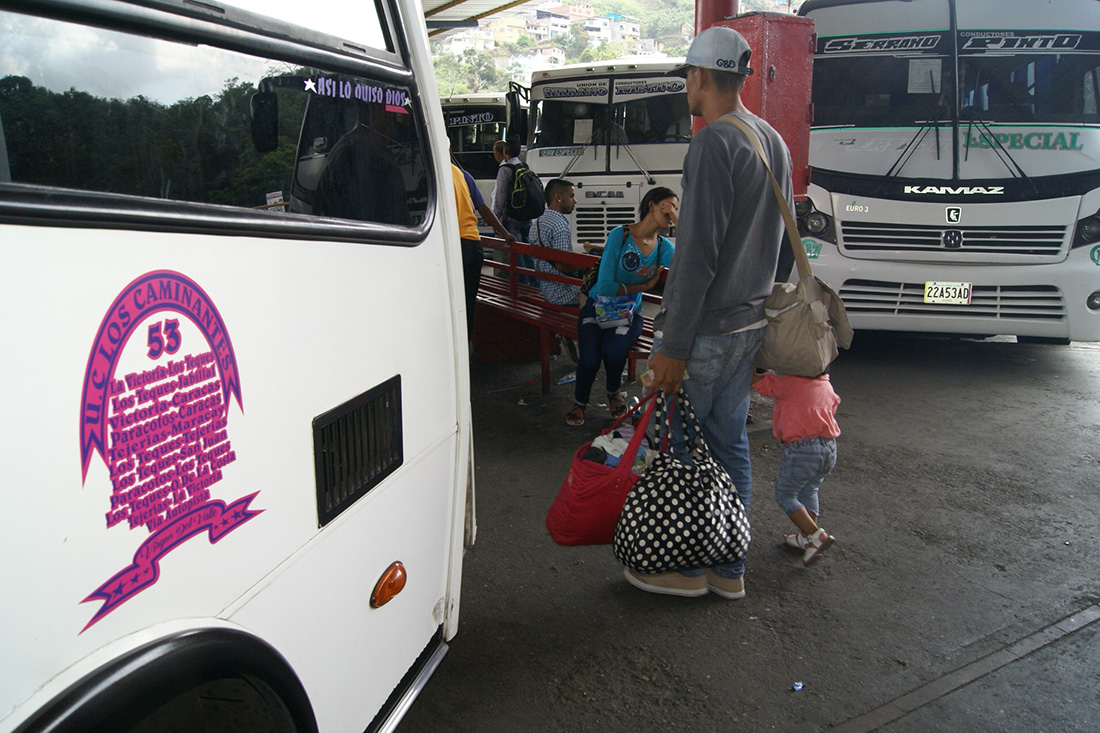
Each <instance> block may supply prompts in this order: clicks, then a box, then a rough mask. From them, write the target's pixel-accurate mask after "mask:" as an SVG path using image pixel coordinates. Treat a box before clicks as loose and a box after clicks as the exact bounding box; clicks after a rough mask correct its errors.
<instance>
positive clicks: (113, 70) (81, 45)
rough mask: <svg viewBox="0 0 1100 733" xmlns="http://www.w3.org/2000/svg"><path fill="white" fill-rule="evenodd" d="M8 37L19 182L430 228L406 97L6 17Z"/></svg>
mask: <svg viewBox="0 0 1100 733" xmlns="http://www.w3.org/2000/svg"><path fill="white" fill-rule="evenodd" d="M0 26H5V27H6V30H5V33H6V37H5V42H6V43H8V42H9V41H10V43H8V45H9V49H8V52H7V53H6V54H5V56H4V57H3V59H0V119H2V120H3V121H4V125H5V130H6V133H7V135H6V142H7V155H8V158H9V165H10V169H11V173H10V175H11V181H12V183H16V184H33V185H45V186H55V187H60V188H67V189H77V190H81V191H88V192H96V193H110V194H123V195H128V196H141V197H149V198H156V199H164V200H171V201H183V202H191V203H201V204H217V205H222V206H232V207H241V208H249V209H266V210H268V211H269V212H271V214H272V215H273V216H278V215H280V214H282V213H283V212H284V211H289V212H291V213H299V214H317V215H322V216H330V217H339V218H345V219H353V220H358V221H369V222H377V223H383V224H396V225H404V226H411V225H415V224H418V223H419V222H421V221H423V219H424V217H425V215H426V209H427V205H428V201H427V198H428V197H427V186H428V183H427V180H428V178H427V162H426V159H425V155H424V151H423V145H422V141H421V135H420V133H418V131H417V130H418V125H417V124H416V122H415V121H414V119H413V117H414V114H415V111H414V110H413V109H412V107H411V105H409V103H408V102H409V99H410V96H411V95H410V91H409V89H408V88H406V87H403V86H400V85H395V84H392V83H388V82H382V81H379V80H376V79H371V78H367V77H362V76H358V77H357V76H349V75H346V74H336V73H330V72H327V71H326V70H324V69H318V68H307V67H297V68H294V70H293V74H292V75H283V76H278V77H272V76H271V75H272V72H275V71H276V70H282V69H286V68H287V67H288V64H286V63H285V62H282V61H280V60H277V59H269V58H258V57H255V56H250V55H247V54H243V53H239V52H235V51H230V50H225V49H220V48H214V47H211V46H205V45H187V44H180V43H173V42H170V41H164V40H158V39H153V38H145V37H140V36H134V35H129V34H125V33H119V32H115V31H111V30H105V29H97V28H91V27H87V26H78V25H76V24H70V23H65V22H61V21H55V20H47V19H43V18H29V17H27V16H23V15H19V14H14V13H6V12H4V13H0ZM58 38H64V39H65V44H66V53H64V54H58V53H56V50H55V45H54V40H55V39H58ZM28 70H33V71H28ZM272 79H274V80H275V81H276V82H279V83H272ZM265 81H266V82H267V83H268V84H267V85H268V86H271V87H273V88H274V89H275V94H276V96H277V98H278V101H277V110H278V111H277V115H278V120H277V130H278V137H277V139H276V146H275V147H274V149H272V150H270V151H265V152H261V151H259V150H257V149H256V146H255V145H254V144H253V139H252V135H251V122H250V119H249V115H250V102H251V99H252V97H253V96H254V95H255V94H256V93H257V91H258V90H259V86H260V84H261V83H262V82H265ZM273 114H274V112H273ZM318 187H320V188H318ZM336 190H341V191H343V193H342V194H340V195H337V194H336V193H335V191H336ZM326 192H327V195H326V196H325V199H326V200H325V202H324V204H323V205H318V202H317V201H316V199H317V197H318V196H320V195H321V194H325V193H326Z"/></svg>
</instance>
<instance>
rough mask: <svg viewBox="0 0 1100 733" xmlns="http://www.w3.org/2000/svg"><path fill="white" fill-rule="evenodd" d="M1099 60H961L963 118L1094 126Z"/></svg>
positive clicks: (1033, 57)
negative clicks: (1097, 64) (973, 116)
mask: <svg viewBox="0 0 1100 733" xmlns="http://www.w3.org/2000/svg"><path fill="white" fill-rule="evenodd" d="M1094 59H1095V57H1094V56H1092V55H1089V54H1083V53H1077V54H1071V53H1065V54H1049V55H1047V54H1043V55H1038V54H1028V55H1024V54H1020V55H1012V56H992V55H990V56H975V57H970V58H964V59H962V60H961V70H962V71H961V73H962V81H963V88H962V90H961V91H962V95H961V97H962V100H963V111H962V117H963V119H964V120H965V119H968V118H969V116H970V113H971V111H973V113H974V114H975V115H976V116H977V117H979V118H981V119H985V120H990V121H996V122H1062V123H1083V124H1096V123H1097V122H1100V117H1098V116H1097V109H1096V89H1097V87H1096V71H1097V66H1096V62H1095V60H1094Z"/></svg>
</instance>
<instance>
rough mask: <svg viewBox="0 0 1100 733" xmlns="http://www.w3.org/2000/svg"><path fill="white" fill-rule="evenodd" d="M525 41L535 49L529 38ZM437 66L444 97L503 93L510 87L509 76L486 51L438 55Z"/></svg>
mask: <svg viewBox="0 0 1100 733" xmlns="http://www.w3.org/2000/svg"><path fill="white" fill-rule="evenodd" d="M521 38H528V41H529V42H530V43H531V45H532V47H533V46H534V41H533V40H531V39H530V38H529V37H526V36H523V37H521ZM433 65H434V66H435V80H436V87H437V89H438V91H439V96H441V97H449V96H451V95H454V94H469V93H471V92H492V91H503V90H504V89H505V88H506V87H507V85H508V78H507V75H506V74H503V73H501V71H500V70H499V69H497V66H496V59H495V58H494V57H493V56H491V55H489V54H487V53H485V52H484V51H475V50H474V49H472V48H468V49H466V50H465V51H464V52H463V53H462V55H461V56H456V55H455V54H453V53H436V54H435V58H434V60H433Z"/></svg>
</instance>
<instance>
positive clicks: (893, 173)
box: [883, 71, 946, 181]
mask: <svg viewBox="0 0 1100 733" xmlns="http://www.w3.org/2000/svg"><path fill="white" fill-rule="evenodd" d="M928 84H929V89H932V90H935V88H936V83H935V77H934V76H933V75H932V72H931V71H929V72H928ZM940 87H941V88H940V96H939V98H938V99H936V100H935V102H934V103H933V106H932V119H931V120H930V121H926V122H925V123H924V124H922V125H921V126H920V129H918V130H917V131H916V133H914V134H913V137H912V138H911V139H910V140H909V143H908V144H907V145H906V146H905V149H904V150H902V151H901V155H899V156H898V159H897V160H895V161H894V164H893V165H892V166H890V170H888V171H886V176H885V177H884V179H883V180H884V181H889V180H890V179H892V178H897V177H898V176H899V175H901V169H902V168H904V167H905V164H906V163H908V162H909V161H910V159H912V157H913V155H914V154H915V153H916V152H917V148H919V147H920V144H921V143H922V142H923V141H924V138H925V137H927V136H928V131H929V130H931V129H933V128H934V129H935V130H936V160H939V159H940V156H941V150H940V124H941V122H942V119H941V111H942V110H943V108H944V98H945V96H946V92H945V91H944V89H943V88H942V87H943V85H942V84H941V85H940Z"/></svg>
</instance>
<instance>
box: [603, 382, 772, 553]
mask: <svg viewBox="0 0 1100 733" xmlns="http://www.w3.org/2000/svg"><path fill="white" fill-rule="evenodd" d="M670 402H671V403H672V404H671V408H670V406H669V404H668V403H670ZM676 413H678V414H679V418H680V426H681V429H682V430H683V435H684V437H685V441H686V445H687V448H688V449H689V450H690V452H691V461H690V462H688V461H682V460H680V459H678V458H676V457H674V456H673V455H672V451H671V450H669V449H668V433H669V432H670V431H669V427H670V426H671V424H672V423H671V419H672V417H673V415H674V414H676ZM654 417H655V419H654V424H656V425H657V426H659V427H658V429H661V428H664V430H663V432H664V441H663V443H662V446H661V453H660V455H658V456H657V458H656V459H655V460H654V461H653V464H652V465H651V466H650V467H649V468H648V469H646V472H645V475H644V476H643V477H642V479H641V480H640V481H638V482H637V483H636V484H634V488H632V489H631V490H630V493H629V494H627V497H626V502H625V503H624V505H623V513H622V515H620V517H619V521H618V522H617V523H616V525H615V535H614V539H613V541H612V548H613V549H614V551H615V557H616V558H617V559H618V561H619V562H620V563H622V564H623V565H625V566H626V567H628V568H630V569H631V570H635V571H637V572H639V573H664V572H669V571H671V570H685V569H688V568H702V567H713V566H715V565H721V564H724V563H730V562H734V561H735V560H739V559H741V558H743V557H744V556H745V553H746V552H748V549H749V541H750V540H751V533H750V531H749V518H748V515H747V514H746V513H745V506H744V505H743V504H742V503H741V498H740V497H739V496H738V495H737V489H736V488H735V487H734V485H733V481H732V480H731V479H730V477H729V474H727V473H726V470H725V469H724V468H722V466H721V464H719V463H718V462H717V461H716V460H715V459H714V458H713V457H712V456H711V454H710V450H709V449H708V448H707V444H706V441H705V440H704V439H703V434H702V430H701V429H700V427H699V424H698V422H697V421H696V419H695V413H694V412H693V411H692V409H691V405H690V404H689V403H688V400H687V397H686V395H685V394H684V392H683V391H681V392H680V393H679V394H678V395H675V396H673V397H668V396H666V395H663V394H661V395H658V397H657V407H656V410H655V415H654Z"/></svg>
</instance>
